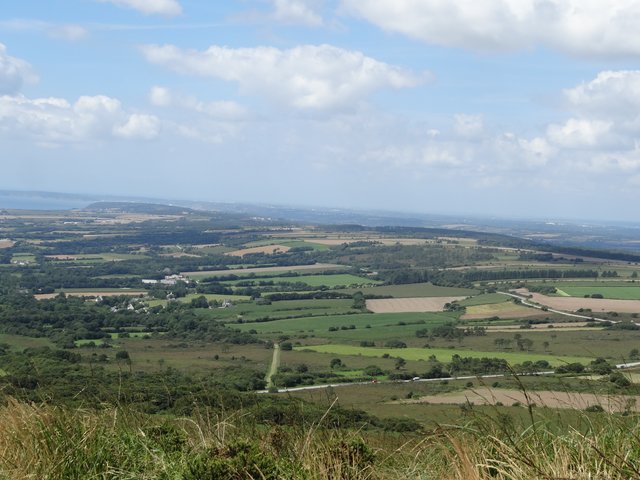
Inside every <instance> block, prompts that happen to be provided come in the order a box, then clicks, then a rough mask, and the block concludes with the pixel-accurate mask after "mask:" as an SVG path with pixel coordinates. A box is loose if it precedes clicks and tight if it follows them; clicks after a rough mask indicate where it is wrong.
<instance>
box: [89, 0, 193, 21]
mask: <svg viewBox="0 0 640 480" xmlns="http://www.w3.org/2000/svg"><path fill="white" fill-rule="evenodd" d="M98 1H100V2H103V3H112V4H114V5H117V6H119V7H125V8H130V9H133V10H137V11H139V12H141V13H144V14H145V15H163V16H165V17H175V16H176V15H180V14H181V13H182V6H181V5H180V3H178V1H177V0H98Z"/></svg>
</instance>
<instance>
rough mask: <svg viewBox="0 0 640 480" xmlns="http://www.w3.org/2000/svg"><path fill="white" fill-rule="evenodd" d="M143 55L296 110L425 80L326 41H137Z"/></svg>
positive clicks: (348, 103)
mask: <svg viewBox="0 0 640 480" xmlns="http://www.w3.org/2000/svg"><path fill="white" fill-rule="evenodd" d="M142 52H143V54H144V56H145V57H146V59H147V60H148V61H149V62H151V63H153V64H156V65H161V66H164V67H167V68H169V69H171V70H173V71H175V72H178V73H182V74H189V75H200V76H205V77H211V78H219V79H222V80H226V81H230V82H236V83H237V84H238V85H239V86H240V88H241V90H242V91H243V92H246V93H251V94H258V95H263V96H265V97H267V98H268V99H270V100H271V101H273V102H275V103H276V104H278V105H284V106H289V107H292V108H296V109H301V110H312V111H313V110H315V111H320V110H328V109H340V108H345V107H347V108H349V107H352V106H353V105H354V104H357V103H358V102H359V101H361V100H363V99H364V98H365V97H367V96H368V95H369V94H371V93H372V92H374V91H375V90H378V89H382V88H387V87H391V88H408V87H414V86H416V85H418V84H419V83H421V81H423V80H424V76H419V75H415V74H413V73H411V72H408V71H406V70H404V69H402V68H399V67H396V66H393V65H388V64H386V63H383V62H379V61H377V60H375V59H373V58H370V57H367V56H365V55H363V54H362V53H361V52H356V51H349V50H344V49H341V48H337V47H333V46H330V45H318V46H316V45H302V46H298V47H295V48H292V49H290V50H279V49H277V48H273V47H256V48H228V47H219V46H212V47H210V48H208V49H207V50H204V51H197V50H183V49H180V48H178V47H176V46H173V45H164V46H158V45H147V46H144V47H142Z"/></svg>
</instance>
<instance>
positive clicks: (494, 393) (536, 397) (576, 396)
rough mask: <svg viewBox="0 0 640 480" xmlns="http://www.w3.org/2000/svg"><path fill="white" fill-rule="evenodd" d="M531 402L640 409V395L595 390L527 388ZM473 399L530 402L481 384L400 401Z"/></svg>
mask: <svg viewBox="0 0 640 480" xmlns="http://www.w3.org/2000/svg"><path fill="white" fill-rule="evenodd" d="M527 395H528V397H529V402H531V403H534V404H535V405H536V406H538V407H549V408H571V409H579V410H584V409H585V408H587V407H589V406H591V405H600V406H601V407H602V408H603V409H604V410H606V411H608V412H623V411H625V410H631V411H635V412H637V411H640V402H639V400H640V396H631V395H610V396H607V395H595V394H592V393H573V392H561V391H528V392H527ZM467 402H471V403H473V404H474V405H495V404H496V403H498V402H500V403H502V404H503V405H513V404H514V403H516V402H518V403H520V404H522V405H527V403H528V401H527V397H525V394H524V393H523V392H521V391H520V390H502V389H497V388H487V387H480V388H477V389H473V390H465V391H464V392H455V393H447V394H443V395H428V396H425V397H420V398H417V399H411V400H402V401H401V402H398V403H435V404H454V405H460V404H465V403H467Z"/></svg>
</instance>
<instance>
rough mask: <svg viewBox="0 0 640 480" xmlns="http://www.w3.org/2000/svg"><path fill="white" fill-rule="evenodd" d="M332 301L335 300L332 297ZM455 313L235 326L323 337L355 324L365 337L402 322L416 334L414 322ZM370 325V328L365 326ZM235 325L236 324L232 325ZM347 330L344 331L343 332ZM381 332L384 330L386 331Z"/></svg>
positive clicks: (435, 320)
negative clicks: (315, 334)
mask: <svg viewBox="0 0 640 480" xmlns="http://www.w3.org/2000/svg"><path fill="white" fill-rule="evenodd" d="M333 301H335V300H333ZM456 318H457V317H456V315H455V314H453V313H420V312H417V313H416V312H411V313H378V314H371V313H359V314H354V315H327V316H320V317H306V318H294V319H288V320H275V321H271V322H260V323H249V324H242V325H237V328H240V329H242V330H252V329H253V330H256V331H257V332H258V333H296V332H316V333H317V335H320V332H321V333H322V336H324V335H327V334H329V333H337V332H329V327H338V328H340V327H342V326H345V327H348V326H350V325H355V326H356V330H353V331H351V332H356V331H357V332H358V333H357V334H356V335H358V336H361V337H362V339H363V340H364V339H366V338H365V337H366V335H370V332H372V331H373V330H375V329H376V328H377V327H392V326H403V325H399V324H401V323H405V324H407V323H414V325H409V327H411V328H412V329H413V330H412V331H411V335H412V336H414V337H415V330H416V329H418V328H424V327H423V324H422V323H420V324H418V323H417V322H420V321H423V322H424V323H425V324H429V326H434V325H440V324H443V323H447V322H452V321H454V320H455V319H456ZM367 325H369V326H370V327H371V328H370V329H369V328H366V326H367ZM233 326H234V327H235V326H236V325H233ZM346 332H348V331H343V332H342V333H346ZM384 332H387V333H388V331H387V330H385V331H384Z"/></svg>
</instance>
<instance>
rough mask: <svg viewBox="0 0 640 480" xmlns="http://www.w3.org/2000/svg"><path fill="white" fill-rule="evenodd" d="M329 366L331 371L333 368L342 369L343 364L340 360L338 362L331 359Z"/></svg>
mask: <svg viewBox="0 0 640 480" xmlns="http://www.w3.org/2000/svg"><path fill="white" fill-rule="evenodd" d="M329 366H330V367H331V369H332V370H333V369H334V368H342V367H344V363H342V360H340V359H339V358H332V359H331V361H330V362H329Z"/></svg>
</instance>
